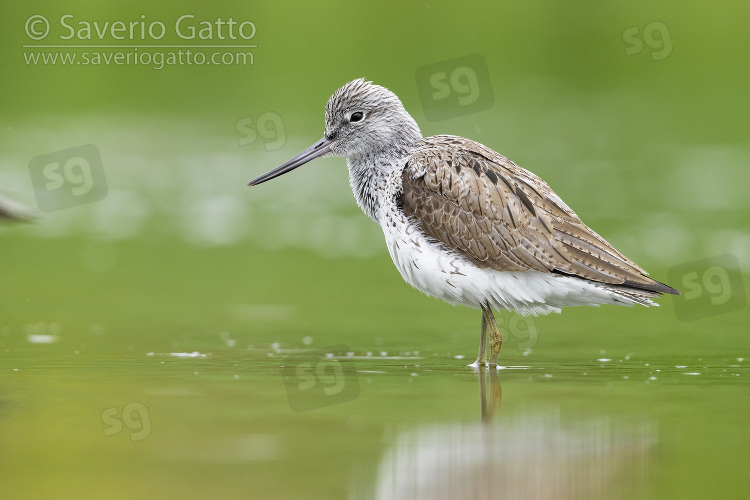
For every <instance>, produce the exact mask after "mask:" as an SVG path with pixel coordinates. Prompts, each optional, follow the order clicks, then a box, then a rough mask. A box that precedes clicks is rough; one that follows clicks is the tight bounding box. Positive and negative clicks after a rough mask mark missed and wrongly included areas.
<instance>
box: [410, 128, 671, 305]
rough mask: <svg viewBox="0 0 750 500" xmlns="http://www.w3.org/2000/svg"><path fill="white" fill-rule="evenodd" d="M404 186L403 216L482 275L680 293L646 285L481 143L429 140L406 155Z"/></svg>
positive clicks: (634, 268)
mask: <svg viewBox="0 0 750 500" xmlns="http://www.w3.org/2000/svg"><path fill="white" fill-rule="evenodd" d="M402 181H403V194H402V196H401V200H400V201H401V205H402V207H403V210H404V212H405V213H406V215H407V216H410V217H413V218H414V219H415V220H416V221H418V223H419V225H420V227H421V228H422V230H423V231H424V232H425V233H427V234H428V235H429V236H431V237H432V238H434V239H435V240H437V241H439V242H440V243H442V244H444V245H445V246H447V247H448V248H451V249H453V250H455V251H458V252H460V253H462V254H463V255H464V256H466V257H467V258H468V259H470V260H471V261H472V262H474V263H475V264H476V265H478V266H480V267H489V268H492V269H497V270H499V271H526V270H532V269H533V270H537V271H542V272H555V273H561V274H568V275H574V276H579V277H581V278H585V279H588V280H591V281H596V282H600V283H607V284H610V285H614V286H623V287H628V288H635V289H639V290H644V291H648V292H660V293H679V292H677V291H676V290H674V289H673V288H670V287H668V286H667V285H664V284H662V283H659V282H658V281H655V280H652V279H651V278H649V277H648V276H647V275H646V272H645V271H644V270H643V269H641V268H640V267H639V266H638V265H637V264H635V263H634V262H633V261H631V260H630V259H628V258H627V257H625V256H624V255H623V254H621V253H620V252H618V251H617V250H615V248H614V247H612V245H610V244H609V243H607V242H606V241H605V240H604V238H602V237H601V236H599V235H598V234H596V233H595V232H594V231H592V230H591V229H590V228H589V227H588V226H586V225H585V224H584V223H583V222H581V219H579V218H578V216H577V215H576V214H575V213H574V212H573V211H572V210H571V209H570V208H568V206H567V205H566V204H565V203H564V202H563V201H562V200H561V199H560V197H558V196H557V195H556V194H555V193H554V191H552V189H551V188H550V187H549V186H548V185H547V183H545V182H544V181H543V180H541V179H540V178H539V177H537V176H536V175H534V174H532V173H531V172H529V171H527V170H524V169H522V168H521V167H519V166H517V165H516V164H515V163H513V162H512V161H510V160H508V159H507V158H505V157H504V156H502V155H500V154H498V153H496V152H495V151H493V150H491V149H489V148H487V147H485V146H483V145H481V144H479V143H476V142H474V141H470V140H468V139H464V138H462V137H456V136H447V135H441V136H433V137H428V138H426V139H425V140H424V143H423V145H422V146H421V147H420V148H419V149H417V150H416V151H415V152H414V153H413V154H412V155H411V157H410V159H409V161H408V162H407V164H406V168H405V169H404V174H403V179H402Z"/></svg>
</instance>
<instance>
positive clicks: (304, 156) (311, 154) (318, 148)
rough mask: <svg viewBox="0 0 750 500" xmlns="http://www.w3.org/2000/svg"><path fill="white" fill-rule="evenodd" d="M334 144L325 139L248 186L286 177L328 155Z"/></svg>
mask: <svg viewBox="0 0 750 500" xmlns="http://www.w3.org/2000/svg"><path fill="white" fill-rule="evenodd" d="M332 144H333V143H332V142H331V141H329V140H328V139H326V138H325V137H324V138H322V139H321V140H319V141H318V142H316V143H315V144H313V145H312V146H310V147H309V148H307V149H306V150H304V151H302V152H301V153H300V154H298V155H297V156H295V157H294V158H292V159H291V160H289V161H288V162H286V163H284V164H283V165H281V166H278V167H276V168H274V169H273V170H271V171H270V172H266V173H265V174H263V175H261V176H260V177H258V178H257V179H255V180H252V181H250V183H249V184H248V186H257V185H258V184H262V183H264V182H266V181H270V180H271V179H273V178H274V177H278V176H280V175H284V174H285V173H287V172H291V171H292V170H294V169H295V168H297V167H300V166H302V165H304V164H305V163H307V162H308V161H310V160H314V159H315V158H317V157H319V156H323V155H324V154H326V153H327V152H328V151H330V149H331V145H332Z"/></svg>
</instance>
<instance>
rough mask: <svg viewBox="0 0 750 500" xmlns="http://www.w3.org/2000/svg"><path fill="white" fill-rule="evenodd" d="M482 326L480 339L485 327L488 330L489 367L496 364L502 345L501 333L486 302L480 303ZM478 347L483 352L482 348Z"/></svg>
mask: <svg viewBox="0 0 750 500" xmlns="http://www.w3.org/2000/svg"><path fill="white" fill-rule="evenodd" d="M485 325H486V327H485ZM482 327H483V328H482V339H484V331H485V330H486V329H489V331H490V368H494V367H496V366H497V358H498V356H500V349H501V348H502V347H503V334H502V332H501V331H500V328H498V326H497V323H496V322H495V315H494V314H492V308H491V307H490V305H489V303H487V302H485V303H484V304H483V305H482ZM480 349H481V352H482V353H483V352H484V349H483V348H480Z"/></svg>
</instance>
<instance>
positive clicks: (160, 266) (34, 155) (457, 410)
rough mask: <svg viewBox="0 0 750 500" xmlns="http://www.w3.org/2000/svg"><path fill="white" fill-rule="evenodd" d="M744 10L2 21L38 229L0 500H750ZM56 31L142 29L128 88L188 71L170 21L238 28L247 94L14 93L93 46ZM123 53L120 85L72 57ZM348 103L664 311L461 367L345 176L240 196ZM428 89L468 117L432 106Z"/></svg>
mask: <svg viewBox="0 0 750 500" xmlns="http://www.w3.org/2000/svg"><path fill="white" fill-rule="evenodd" d="M746 10H747V9H746V6H745V4H744V3H742V2H737V1H733V2H723V3H722V4H721V5H718V4H717V5H710V6H707V5H704V4H701V3H697V2H693V3H689V2H688V3H684V2H682V3H676V2H657V3H653V2H645V1H634V2H627V3H596V4H595V3H591V2H567V3H565V4H561V3H555V2H540V3H535V4H533V5H531V4H528V3H523V2H500V3H498V2H468V3H466V2H463V3H461V4H460V5H459V4H456V3H455V2H432V1H430V2H411V3H410V2H398V3H394V4H393V5H389V4H388V3H386V4H383V3H382V2H371V3H369V4H360V3H356V2H329V3H326V4H325V5H322V4H320V3H310V2H294V3H288V4H285V5H284V6H283V7H282V6H281V5H276V4H272V3H264V2H233V1H225V0H217V1H214V2H211V3H210V4H205V3H197V2H160V3H158V4H155V3H154V2H144V1H135V2H128V3H127V4H122V5H96V6H94V5H93V4H91V3H89V2H79V1H66V2H63V3H60V2H34V3H33V4H17V5H15V4H14V5H11V4H8V5H3V6H2V7H0V37H2V39H3V43H2V44H0V46H1V47H2V49H0V66H2V68H3V71H2V72H0V81H2V85H3V86H2V92H0V205H2V206H4V205H5V204H7V203H8V202H7V201H6V200H7V199H11V200H14V201H15V202H19V203H21V204H22V205H24V206H26V207H27V208H28V210H29V211H30V212H32V213H33V214H35V215H36V218H35V219H33V221H31V222H27V223H18V222H10V221H4V220H0V478H1V479H0V497H2V498H13V499H15V498H22V499H26V498H29V499H37V498H313V499H318V498H319V499H331V498H348V499H370V498H382V499H393V498H409V499H412V498H430V499H433V498H535V499H536V498H556V499H557V498H571V499H581V498H592V499H599V498H633V499H635V498H652V499H667V498H669V499H671V498H675V499H684V498H695V499H703V498H744V497H747V496H748V491H750V479H748V474H747V464H748V448H749V446H750V430H749V429H750V428H749V427H748V425H747V415H748V410H750V397H749V395H750V387H748V378H749V377H750V371H749V370H748V368H747V367H748V364H750V343H749V342H748V340H747V339H748V337H747V333H748V308H747V297H748V291H747V286H746V283H748V282H749V281H748V280H750V275H748V273H749V272H750V232H749V231H748V228H749V227H750V202H749V201H748V197H747V185H748V181H749V180H750V173H749V172H750V168H748V167H749V160H748V159H749V158H750V143H749V142H748V137H750V121H748V117H749V116H750V108H748V103H750V101H748V99H747V89H748V88H750V65H748V60H747V54H746V52H747V51H744V50H743V48H745V47H748V46H749V45H750V34H749V32H748V30H747V29H746V27H747V24H748V19H747V15H745V14H743V13H744V12H745V11H746ZM40 15H42V16H45V19H47V20H48V21H49V22H50V23H51V32H50V33H51V34H50V35H49V36H48V37H46V38H44V39H40V40H38V41H35V40H32V39H31V38H30V37H29V36H28V35H27V30H29V29H33V30H38V29H40V28H42V27H43V25H42V24H39V23H40V22H41V20H40V18H39V17H38V16H40ZM65 15H72V16H73V17H72V18H66V19H68V21H67V22H68V23H71V22H72V23H78V22H84V21H85V22H87V23H89V24H92V23H93V22H94V21H96V22H98V23H99V24H98V26H99V27H100V28H101V27H102V26H103V23H105V22H107V21H109V22H110V23H111V22H114V21H123V22H132V21H135V22H136V23H137V22H138V21H139V20H143V21H144V22H145V23H152V22H156V21H159V22H163V23H164V25H165V26H166V28H167V31H168V33H167V34H166V35H165V37H164V38H163V39H159V40H147V39H143V40H142V39H140V38H138V37H136V39H135V40H132V43H133V44H135V45H139V47H136V49H137V52H139V53H148V54H151V53H155V52H168V50H166V49H162V48H151V49H149V48H146V47H141V46H140V45H142V44H147V43H149V42H154V43H163V44H185V43H188V41H186V40H185V39H183V38H180V37H179V36H177V35H176V34H175V33H174V30H173V26H174V23H175V20H176V19H178V18H180V16H183V15H192V16H195V17H193V18H188V19H193V20H195V21H196V22H198V21H199V20H216V19H217V18H219V17H220V18H222V19H224V20H227V19H228V18H229V17H232V18H233V19H235V20H238V21H241V20H250V21H252V22H253V23H254V24H255V27H256V28H257V33H256V34H255V35H254V36H253V38H252V40H250V43H252V44H254V45H257V47H255V48H253V49H251V52H252V53H253V55H254V59H253V63H252V64H240V65H172V66H166V67H163V68H161V69H156V68H154V67H153V66H150V65H148V64H145V65H144V64H138V65H132V64H131V65H127V64H126V65H116V64H109V65H107V64H100V65H91V64H89V65H75V64H72V65H67V66H66V65H61V64H33V63H29V62H28V61H29V59H28V57H30V56H29V54H31V53H33V54H38V53H41V52H42V51H44V50H46V49H44V48H39V47H32V48H29V47H24V45H34V44H43V43H50V44H51V43H53V42H54V43H57V44H59V45H62V47H61V48H57V49H50V51H52V52H54V51H60V52H66V53H68V54H76V55H77V56H79V57H84V56H83V53H84V52H90V48H87V47H84V48H69V47H68V45H73V44H74V42H75V43H80V44H84V45H86V44H94V43H99V40H98V39H97V38H96V36H94V37H93V38H89V39H78V40H76V39H61V38H60V35H65V34H66V33H67V31H65V29H64V28H63V27H61V25H60V19H61V17H62V16H65ZM35 16H37V17H35ZM141 16H143V17H141ZM32 21H33V23H32ZM34 23H36V24H34ZM76 26H81V25H78V24H76ZM108 26H111V24H110V25H108ZM33 33H36V31H33V32H32V34H33ZM93 33H94V35H95V33H96V32H95V31H94V32H93ZM126 41H127V40H126ZM126 41H122V40H118V39H115V38H113V37H112V36H111V32H109V34H106V33H105V36H104V38H103V40H101V43H104V44H113V45H119V44H121V43H125V42H126ZM198 42H201V43H203V42H205V43H213V44H216V45H225V44H227V43H228V42H229V40H227V39H223V40H222V39H219V38H218V37H217V36H214V37H213V38H212V39H209V40H193V42H191V43H198ZM207 50H214V49H207ZM218 50H220V51H224V49H222V48H221V47H219V48H218ZM243 50H244V49H243ZM117 51H120V52H122V53H123V54H125V53H135V52H136V50H135V49H134V48H127V49H122V50H121V49H120V48H118V47H114V48H103V49H101V50H99V52H101V53H102V54H112V53H115V52H117ZM226 52H229V53H234V52H235V50H234V49H230V50H226ZM455 60H459V61H462V62H461V63H460V64H458V63H454V62H451V61H455ZM457 64H458V65H457ZM461 64H462V65H464V66H466V67H468V68H469V70H471V71H470V72H469V73H470V74H471V75H473V76H474V77H475V79H474V80H471V78H469V77H468V76H467V75H468V74H469V73H466V71H465V70H460V71H459V69H460V67H461ZM456 71H458V72H456ZM450 75H457V77H456V80H455V81H454V82H452V83H451V76H450ZM360 76H365V77H367V78H368V79H372V80H374V81H375V82H376V83H379V84H383V85H385V86H387V87H389V88H391V89H392V90H393V91H395V92H396V93H397V94H398V95H399V96H400V97H401V99H402V100H403V102H404V105H405V107H406V109H407V110H408V111H409V112H410V113H411V114H412V115H413V116H414V118H415V119H416V120H417V122H418V123H419V124H420V127H421V128H422V131H423V132H424V133H425V135H431V134H438V133H451V134H457V135H463V136H467V137H470V138H472V139H475V140H477V141H480V142H482V143H484V144H486V145H487V146H489V147H491V148H493V149H496V150H498V151H499V152H501V153H503V154H505V155H506V156H508V157H509V158H511V159H512V160H514V161H515V162H516V163H518V164H519V165H521V166H523V167H525V168H528V169H529V170H532V171H533V172H535V173H536V174H538V175H540V176H541V177H542V178H543V179H545V180H546V181H547V182H548V183H549V184H550V185H551V186H552V187H553V188H554V189H555V191H556V192H557V193H558V194H559V195H560V196H561V197H562V198H563V199H564V200H565V201H566V203H568V204H569V205H570V206H571V207H572V208H573V209H574V210H575V211H576V212H577V213H578V214H579V215H580V216H581V218H582V219H583V220H584V221H585V222H586V223H587V224H588V225H590V226H591V227H592V228H593V229H595V230H596V231H597V232H599V233H600V234H602V235H603V236H604V237H605V238H606V239H607V240H608V241H610V242H611V243H612V244H613V245H614V246H615V247H617V248H618V249H619V250H621V251H622V252H623V253H625V254H626V255H627V256H628V257H630V258H632V259H633V260H634V261H636V262H637V263H638V264H640V265H641V266H643V267H644V268H645V269H647V270H648V271H649V272H650V273H651V275H652V276H653V277H654V278H655V279H658V280H660V281H664V282H666V283H668V284H670V285H671V286H674V287H676V288H679V289H680V290H682V291H683V292H684V294H683V296H681V297H680V298H675V297H663V298H661V299H659V302H660V304H661V306H662V307H660V308H648V309H647V308H642V307H638V308H617V307H601V308H573V309H567V310H565V311H564V312H563V314H562V315H552V316H547V317H540V318H521V317H519V316H515V315H511V314H509V313H508V312H504V313H503V314H502V315H500V316H499V317H498V320H499V324H500V326H501V328H502V330H503V332H504V333H505V345H504V348H503V352H502V354H501V358H500V362H501V364H502V365H503V367H504V369H502V370H499V371H498V372H497V374H496V376H494V374H493V375H488V374H485V373H478V372H477V371H475V370H474V369H472V368H470V367H467V364H468V363H470V362H471V361H473V359H474V356H475V355H476V348H477V344H478V336H479V328H480V315H479V313H478V312H477V311H473V310H469V309H466V308H461V307H451V306H448V305H446V304H443V303H441V302H439V301H437V300H434V299H430V298H427V297H425V296H423V295H421V294H419V293H418V292H416V291H415V290H413V289H411V288H410V287H409V286H408V285H406V284H405V283H404V282H403V280H402V279H401V277H400V276H399V275H398V272H397V271H396V269H395V268H394V266H393V264H392V263H391V262H390V259H389V257H388V254H387V250H386V248H385V245H384V242H383V236H382V232H381V230H380V228H379V227H378V226H377V225H376V224H374V223H373V222H372V221H370V220H368V219H367V217H366V216H364V215H363V214H362V213H361V212H360V211H359V209H358V208H357V207H356V205H355V203H354V200H353V197H352V194H351V190H350V188H349V186H348V182H347V178H346V173H345V167H344V161H343V160H341V159H335V158H330V159H319V160H316V161H315V162H313V163H311V164H310V165H308V166H306V167H304V168H300V169H299V170H296V171H295V172H294V173H292V174H289V175H287V176H284V177H283V178H280V179H276V180H274V181H273V182H269V183H267V184H264V185H262V186H259V187H256V188H252V189H251V188H248V187H247V185H246V184H247V182H248V181H250V180H251V179H253V178H255V177H257V176H258V175H260V174H262V173H264V172H266V171H268V170H270V169H271V168H273V167H275V166H277V165H279V164H281V163H282V162H284V161H285V160H287V159H288V158H290V157H292V156H293V155H294V154H296V153H297V152H299V151H301V150H302V149H303V148H305V147H306V146H308V145H310V144H312V143H313V141H315V140H317V139H319V138H320V135H321V133H322V131H323V109H324V105H325V101H326V99H327V98H328V96H329V95H330V94H331V93H332V92H333V91H334V90H335V89H336V88H338V87H339V86H341V85H342V84H343V83H345V82H347V81H349V80H352V79H354V78H357V77H360ZM435 82H437V83H438V84H439V85H443V86H444V85H445V84H446V82H449V83H450V85H451V86H450V87H449V89H450V93H449V94H450V96H451V99H454V98H457V97H458V96H464V97H466V96H471V95H473V94H471V93H470V92H469V91H468V90H471V91H472V92H473V91H478V92H479V96H480V98H479V99H478V100H476V101H473V102H475V104H466V105H465V106H467V107H462V106H464V105H463V104H460V102H461V101H450V102H449V101H438V100H434V101H431V99H437V98H435V97H434V95H435V93H434V91H436V90H439V89H441V88H445V87H439V86H438V87H435ZM467 85H468V87H467ZM469 88H470V89H469ZM467 89H468V90H467ZM438 93H439V92H438ZM431 96H432V97H431ZM470 100H471V99H470ZM456 102H458V103H459V104H456ZM471 106H474V107H471ZM75 158H83V160H84V163H81V161H79V160H75ZM70 160H74V161H71V162H70V164H69V165H68V166H67V167H66V166H65V165H67V164H68V162H69V161H70ZM86 166H88V167H89V170H86V168H85V167H86ZM66 168H68V170H67V171H66V170H65V169H66ZM45 169H47V170H45ZM88 173H92V175H91V176H87V175H86V174H88ZM73 189H76V191H73ZM76 193H78V194H76ZM80 193H83V194H80Z"/></svg>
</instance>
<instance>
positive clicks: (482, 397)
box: [477, 367, 503, 423]
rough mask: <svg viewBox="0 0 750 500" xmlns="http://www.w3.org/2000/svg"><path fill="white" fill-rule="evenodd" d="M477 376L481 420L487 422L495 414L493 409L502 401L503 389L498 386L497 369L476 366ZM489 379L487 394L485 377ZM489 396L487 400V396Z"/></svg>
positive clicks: (496, 408)
mask: <svg viewBox="0 0 750 500" xmlns="http://www.w3.org/2000/svg"><path fill="white" fill-rule="evenodd" d="M477 377H478V378H479V402H480V406H481V409H482V422H483V423H489V422H490V421H492V419H493V418H494V416H495V411H496V410H498V409H499V408H500V405H501V404H502V402H503V389H502V387H500V378H499V377H498V375H497V370H495V369H488V368H482V367H479V368H477ZM488 378H489V379H490V390H489V395H488V394H487V379H488ZM488 396H489V401H487V398H488Z"/></svg>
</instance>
